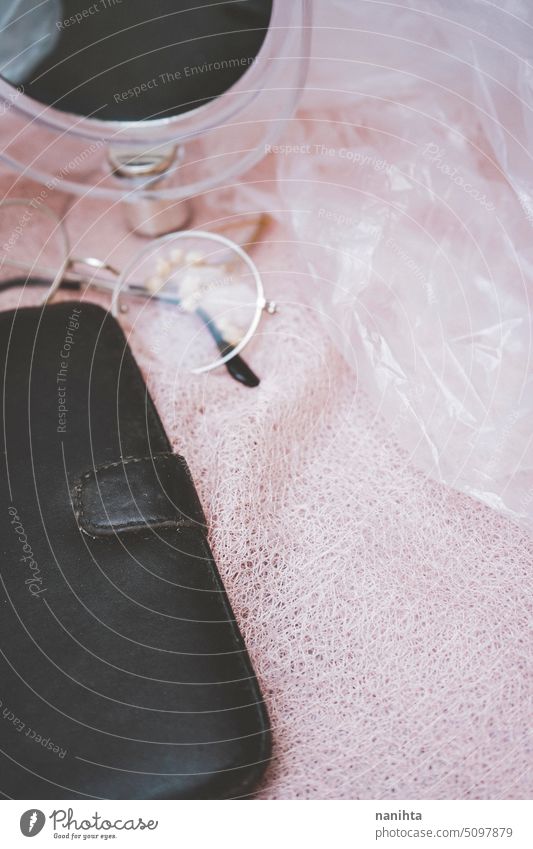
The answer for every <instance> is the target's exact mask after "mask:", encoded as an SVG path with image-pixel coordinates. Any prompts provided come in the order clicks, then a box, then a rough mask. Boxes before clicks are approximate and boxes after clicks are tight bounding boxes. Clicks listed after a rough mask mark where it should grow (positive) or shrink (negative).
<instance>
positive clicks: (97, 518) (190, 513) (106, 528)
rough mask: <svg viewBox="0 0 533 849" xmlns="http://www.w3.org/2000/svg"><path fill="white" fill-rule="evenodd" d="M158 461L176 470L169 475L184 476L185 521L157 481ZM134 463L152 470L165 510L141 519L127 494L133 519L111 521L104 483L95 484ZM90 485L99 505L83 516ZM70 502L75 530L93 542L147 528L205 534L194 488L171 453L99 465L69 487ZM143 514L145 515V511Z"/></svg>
mask: <svg viewBox="0 0 533 849" xmlns="http://www.w3.org/2000/svg"><path fill="white" fill-rule="evenodd" d="M160 460H162V461H170V463H172V464H173V465H175V466H176V467H177V469H176V470H172V473H173V474H175V473H176V471H177V472H178V473H179V472H184V473H185V475H186V479H187V487H186V491H185V500H186V502H187V511H186V512H187V515H186V516H185V517H184V515H183V512H182V510H181V509H180V505H179V504H177V503H175V502H174V501H173V500H172V499H171V497H170V494H169V493H168V492H167V489H166V488H165V487H164V485H163V483H162V482H161V481H160V480H159V479H158V474H157V462H158V461H160ZM136 463H150V464H151V466H152V467H156V468H155V469H153V474H154V480H155V481H157V484H158V486H159V490H160V492H163V493H164V495H165V498H166V501H167V502H168V507H167V509H166V510H165V511H164V512H163V513H160V515H159V516H158V515H152V516H148V517H146V516H145V515H143V513H142V510H141V509H140V507H139V505H138V504H137V499H136V498H135V492H134V491H128V494H129V495H131V498H132V503H133V510H135V511H137V512H136V515H135V516H134V517H133V518H131V519H127V518H126V517H124V518H123V519H122V518H121V519H120V520H116V521H114V519H116V517H115V515H114V514H113V510H112V509H110V505H109V504H106V502H105V497H104V494H103V493H102V490H101V488H100V487H102V488H104V487H105V480H103V481H102V483H101V484H99V482H98V477H99V476H101V475H102V474H103V473H105V472H106V471H108V470H110V469H114V468H125V467H127V466H129V465H133V464H136ZM93 482H94V483H95V484H96V486H97V488H98V493H99V501H98V503H97V506H96V508H95V510H94V511H93V512H92V514H91V515H87V510H86V502H85V500H84V493H85V492H86V491H87V486H88V484H89V483H93ZM174 483H179V481H176V480H174ZM157 494H160V493H157ZM72 502H73V508H74V515H75V517H76V522H77V524H78V527H79V529H80V530H81V531H83V533H85V534H87V535H88V536H91V537H93V538H96V537H98V536H109V535H110V534H117V533H121V532H124V531H133V530H147V529H148V528H151V529H154V528H162V527H175V528H176V529H178V528H186V527H194V528H197V529H198V530H202V531H203V532H205V531H206V521H205V516H204V513H203V510H202V506H201V504H200V500H199V498H198V495H197V493H196V487H195V485H194V481H193V479H192V475H191V472H190V469H189V467H188V465H187V463H186V461H185V459H184V458H183V457H182V456H180V455H179V454H172V453H171V452H169V453H164V454H152V455H148V456H146V457H123V458H121V459H120V460H116V461H114V462H112V463H102V464H101V465H99V466H96V467H95V468H93V469H89V470H88V471H87V472H85V473H84V474H83V475H82V476H81V478H80V481H79V483H78V484H76V486H74V487H73V489H72ZM147 512H148V513H149V510H148V511H147ZM110 514H111V515H110Z"/></svg>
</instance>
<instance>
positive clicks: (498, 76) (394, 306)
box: [274, 0, 533, 529]
mask: <svg viewBox="0 0 533 849" xmlns="http://www.w3.org/2000/svg"><path fill="white" fill-rule="evenodd" d="M418 7H420V8H418ZM315 24H316V29H315V41H314V48H313V49H314V58H313V61H312V64H311V77H310V80H309V86H308V91H307V94H306V98H305V99H304V102H303V104H302V108H301V110H300V113H299V115H298V120H297V121H296V122H295V124H294V125H293V127H292V130H291V132H290V133H289V134H288V135H287V137H286V138H285V139H284V140H283V141H284V145H282V146H280V147H279V148H278V149H277V150H276V151H274V153H275V156H276V159H277V163H276V164H277V172H278V177H279V190H280V192H281V193H282V195H283V196H284V200H285V206H287V207H288V208H289V209H290V210H291V218H292V223H293V226H294V230H295V233H296V236H297V239H298V240H299V241H300V242H302V243H303V244H304V245H305V255H306V257H307V261H308V263H309V266H310V269H311V271H312V275H313V280H314V283H313V286H312V287H311V288H310V290H309V298H310V300H312V301H313V303H314V304H315V305H317V304H318V305H319V307H320V309H321V311H322V313H323V316H324V324H325V327H327V328H328V330H329V331H330V332H332V333H333V335H334V337H335V340H336V341H337V343H338V344H339V346H340V347H341V349H342V351H343V353H344V354H345V356H346V358H347V359H348V361H349V362H350V363H351V364H352V365H353V366H354V367H355V368H356V370H357V375H358V380H359V381H360V384H361V386H362V387H363V388H364V389H366V390H367V391H368V392H369V393H370V395H371V396H372V398H373V399H374V401H375V403H376V404H377V405H378V407H379V411H380V413H381V414H382V415H383V417H384V418H385V420H386V421H387V422H388V424H389V426H390V427H391V428H392V429H393V431H394V433H395V435H396V437H397V439H398V440H399V441H400V443H401V445H402V446H403V447H404V448H405V449H406V450H407V451H408V452H409V454H410V456H411V458H412V460H413V461H414V462H415V463H416V464H417V465H418V467H419V468H421V469H423V470H424V471H425V472H427V473H429V474H430V475H432V476H433V477H435V478H436V479H437V480H439V481H441V482H442V483H444V484H447V485H450V486H452V487H454V488H457V489H459V490H462V491H464V492H467V493H469V494H470V495H472V496H474V497H476V498H478V499H480V500H481V501H483V502H485V503H486V504H488V505H490V506H492V507H493V508H495V509H497V510H499V511H501V512H502V513H504V514H506V515H508V516H510V517H513V518H514V519H516V520H519V521H520V522H522V523H524V524H525V525H527V526H528V527H529V528H530V529H532V528H533V450H532V441H531V438H532V426H533V381H532V358H531V342H532V321H531V285H532V273H533V269H532V259H533V177H532V176H531V175H532V174H533V169H532V167H531V166H532V162H531V151H532V150H533V144H532V142H533V82H532V81H533V71H532V60H533V6H531V5H529V4H526V3H520V2H510V0H507V2H503V3H501V4H500V6H499V7H496V6H495V5H493V4H490V3H488V2H483V0H469V2H468V3H463V2H448V0H447V2H440V0H439V1H438V2H437V0H432V2H428V0H425V2H424V3H421V2H419V3H415V2H405V0H404V2H402V3H395V4H391V3H381V2H357V3H351V2H348V0H346V2H336V3H332V4H328V6H327V8H326V6H325V4H320V3H319V4H317V5H316V20H315ZM331 56H335V57H336V58H335V59H333V60H332V59H327V58H326V57H331ZM311 104H312V106H311Z"/></svg>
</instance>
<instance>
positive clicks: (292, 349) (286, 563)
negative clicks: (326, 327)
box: [137, 228, 533, 799]
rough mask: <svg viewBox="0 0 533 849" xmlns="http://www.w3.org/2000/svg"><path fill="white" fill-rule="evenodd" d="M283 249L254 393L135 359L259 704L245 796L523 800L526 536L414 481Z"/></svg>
mask: <svg viewBox="0 0 533 849" xmlns="http://www.w3.org/2000/svg"><path fill="white" fill-rule="evenodd" d="M277 235H278V237H279V238H280V239H281V238H283V233H282V232H281V228H280V232H279V233H278V234H277ZM272 241H273V242H274V243H275V241H276V234H272ZM271 250H276V249H275V247H273V246H272V247H271ZM265 253H268V251H266V252H265ZM282 254H283V252H282V251H281V249H279V247H278V249H277V250H276V256H277V260H278V268H280V269H285V270H284V271H283V273H281V272H278V273H276V272H275V271H272V273H270V274H269V275H267V279H268V289H269V294H271V295H273V296H275V297H278V298H279V301H280V314H279V315H278V316H277V317H276V318H275V319H271V320H268V321H266V322H264V323H263V324H262V325H261V333H260V336H259V338H258V339H257V340H256V341H255V342H254V343H253V344H252V346H251V347H250V349H249V350H248V351H247V355H246V356H247V358H248V360H249V361H250V362H251V363H253V366H254V368H255V369H256V370H257V372H258V373H259V374H260V375H261V377H262V383H261V387H260V388H259V389H257V390H254V391H250V390H246V389H244V388H241V387H239V386H238V385H236V384H235V383H234V382H233V381H231V380H230V379H229V378H228V377H227V375H225V374H224V373H223V372H221V373H217V374H214V375H211V376H207V377H204V378H199V379H198V378H195V379H183V376H178V375H177V374H173V373H172V372H170V371H169V370H168V368H161V365H160V364H159V365H158V364H157V363H155V364H154V362H153V361H151V360H150V358H149V357H144V356H143V352H142V349H140V348H139V349H138V351H137V355H138V357H139V359H140V361H141V363H142V364H143V366H144V369H145V374H146V376H147V380H148V382H149V385H150V388H151V391H152V394H153V396H154V399H155V402H156V405H157V407H158V408H159V410H160V412H161V414H162V417H163V420H164V423H165V426H166V428H167V430H168V432H169V435H170V438H171V440H172V442H173V445H174V446H175V448H176V449H177V450H179V451H180V452H182V453H184V455H185V456H186V457H187V459H188V462H189V464H190V466H191V468H192V471H193V475H194V478H195V480H196V482H197V485H198V488H199V491H200V495H201V498H202V501H203V504H204V505H205V508H206V512H207V515H208V519H209V525H210V528H211V541H212V545H213V548H214V552H215V557H216V559H217V562H218V565H219V568H220V572H221V574H222V578H223V580H224V583H225V585H226V588H227V590H228V593H229V596H230V599H231V602H232V605H233V607H234V611H235V614H236V617H237V620H238V622H239V625H240V627H241V628H242V631H243V633H244V636H245V639H246V643H247V646H248V648H249V651H250V654H251V656H252V659H253V662H254V665H255V668H256V670H257V673H258V676H259V678H260V681H261V684H262V687H263V691H264V695H265V697H266V700H267V703H268V707H269V711H270V715H271V719H272V724H273V731H274V740H275V749H274V760H273V762H272V764H271V767H270V769H269V771H268V773H267V776H266V778H265V781H264V783H263V786H262V788H261V791H260V794H259V795H260V796H261V797H262V798H265V799H272V798H278V799H283V798H302V799H309V798H337V799H339V798H386V799H394V798H399V799H402V798H435V799H439V798H467V799H468V798H521V797H526V798H527V797H528V796H530V795H531V792H532V789H533V787H532V781H531V778H532V775H531V772H530V771H529V769H528V767H530V766H531V738H530V736H528V732H529V731H530V721H531V700H530V695H531V688H529V689H528V686H529V684H528V679H527V673H528V668H527V660H528V657H527V654H528V649H529V647H530V641H529V639H528V637H527V628H528V621H529V622H531V598H532V594H531V584H532V581H531V568H530V563H531V557H532V554H533V545H532V541H531V540H530V539H529V538H528V537H527V536H525V535H524V534H523V533H522V532H521V531H520V530H518V529H517V528H516V527H515V526H514V525H513V524H512V523H510V522H508V521H507V520H504V519H503V518H500V517H498V515H496V514H495V513H493V512H492V511H491V510H489V509H487V508H485V507H483V506H482V505H479V504H477V503H475V502H474V501H472V500H470V499H469V498H468V497H465V496H460V495H457V494H455V493H453V492H451V491H448V490H447V489H445V488H443V487H441V486H439V485H437V484H435V483H433V482H431V481H428V480H427V479H425V478H424V476H422V475H421V474H419V473H417V472H416V471H415V470H414V469H413V468H412V467H411V466H410V464H409V460H408V457H407V456H405V455H404V454H403V453H402V452H401V451H400V450H399V449H398V448H397V447H396V445H395V444H394V442H393V440H392V438H391V437H390V436H389V434H388V432H387V430H386V428H385V426H384V425H383V423H382V422H381V421H379V420H378V419H376V417H375V413H374V412H373V409H372V407H371V406H370V405H369V403H368V402H367V400H366V399H365V397H364V396H363V395H362V394H361V392H360V391H359V390H358V387H357V381H356V376H355V375H354V373H353V372H352V371H351V370H350V369H348V367H347V366H346V365H345V363H344V361H343V360H342V359H341V358H340V356H339V355H338V354H337V353H336V350H335V348H334V346H333V345H332V343H331V342H330V341H329V340H328V339H326V338H325V334H324V331H323V327H322V326H321V325H320V324H319V322H318V320H317V317H316V316H315V315H313V312H312V311H311V310H309V309H306V308H305V307H304V306H303V305H302V303H301V302H302V298H301V297H300V294H299V293H300V292H301V291H302V290H301V287H302V286H305V285H306V282H307V281H306V280H302V278H301V276H299V275H298V274H297V273H295V274H293V275H291V273H287V271H286V269H290V268H294V267H295V259H294V257H291V256H290V255H286V256H285V257H283V255H282ZM265 261H266V256H265Z"/></svg>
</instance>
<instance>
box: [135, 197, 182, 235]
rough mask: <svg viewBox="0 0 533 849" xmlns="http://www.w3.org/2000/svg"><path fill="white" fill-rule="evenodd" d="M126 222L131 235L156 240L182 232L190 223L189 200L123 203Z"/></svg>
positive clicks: (147, 199) (156, 199)
mask: <svg viewBox="0 0 533 849" xmlns="http://www.w3.org/2000/svg"><path fill="white" fill-rule="evenodd" d="M123 208H124V215H125V218H126V222H127V224H128V226H129V228H130V230H131V231H132V232H133V233H136V234H137V235H139V236H146V238H156V237H157V236H164V235H166V234H167V233H173V232H175V231H176V230H184V229H185V228H186V227H188V226H189V225H190V223H191V220H192V217H193V204H192V201H191V200H180V201H171V200H161V199H159V198H157V197H150V196H147V197H143V198H141V199H137V200H135V201H134V202H126V201H125V202H124V203H123Z"/></svg>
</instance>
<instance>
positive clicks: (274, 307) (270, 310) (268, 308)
mask: <svg viewBox="0 0 533 849" xmlns="http://www.w3.org/2000/svg"><path fill="white" fill-rule="evenodd" d="M263 312H266V314H267V315H276V313H278V312H279V308H278V303H277V301H269V300H265V303H264V304H263Z"/></svg>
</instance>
